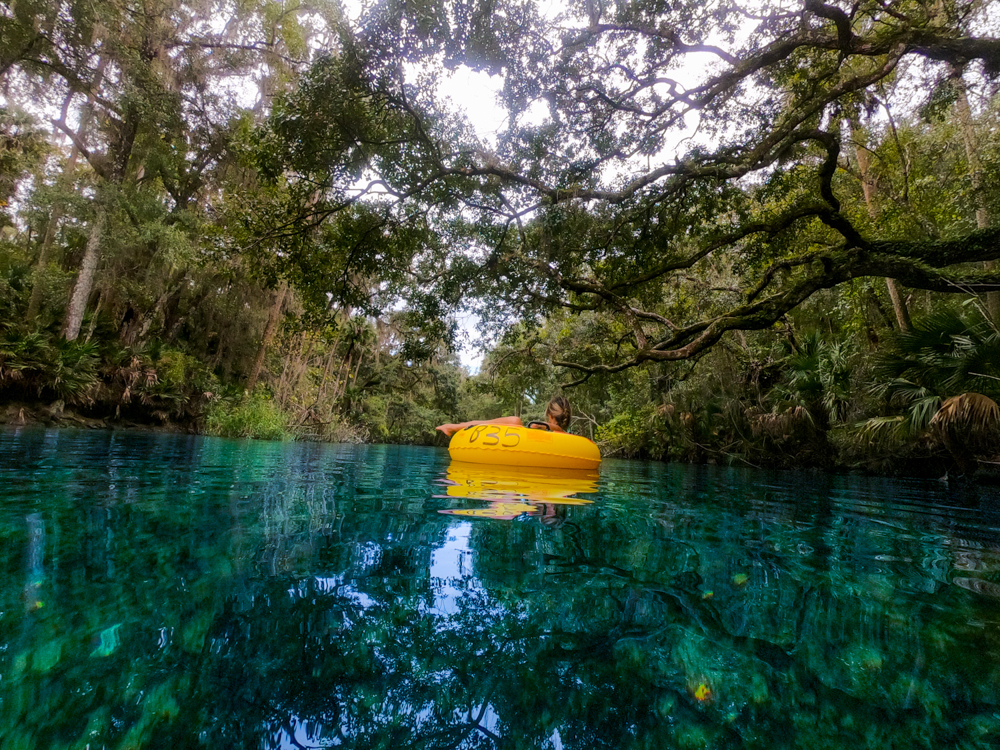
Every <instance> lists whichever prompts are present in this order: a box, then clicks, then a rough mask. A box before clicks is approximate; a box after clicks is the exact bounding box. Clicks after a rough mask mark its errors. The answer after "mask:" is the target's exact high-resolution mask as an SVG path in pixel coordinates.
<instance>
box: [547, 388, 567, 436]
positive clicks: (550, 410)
mask: <svg viewBox="0 0 1000 750" xmlns="http://www.w3.org/2000/svg"><path fill="white" fill-rule="evenodd" d="M572 418H573V409H572V408H570V405H569V401H567V400H566V399H565V398H563V397H562V396H553V397H552V400H551V401H549V405H548V406H546V407H545V420H546V421H548V422H554V423H555V424H557V425H558V426H559V429H561V430H563V431H569V421H570V419H572Z"/></svg>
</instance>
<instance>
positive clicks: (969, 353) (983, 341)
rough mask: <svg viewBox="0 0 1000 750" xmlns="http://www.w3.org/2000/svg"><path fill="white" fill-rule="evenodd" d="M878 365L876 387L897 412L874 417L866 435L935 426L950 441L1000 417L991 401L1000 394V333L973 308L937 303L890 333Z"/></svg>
mask: <svg viewBox="0 0 1000 750" xmlns="http://www.w3.org/2000/svg"><path fill="white" fill-rule="evenodd" d="M874 372H875V375H876V377H877V378H878V381H877V382H876V383H875V384H874V385H873V386H872V388H871V391H872V393H873V394H875V395H877V396H880V397H882V398H884V400H885V403H886V405H887V406H888V407H889V409H890V410H892V411H896V412H898V413H897V414H895V415H891V416H883V417H876V418H873V419H869V420H868V421H867V422H865V423H864V424H862V426H861V431H860V434H861V435H862V436H863V437H866V438H867V439H868V440H869V441H899V440H906V439H909V438H912V437H914V436H916V435H919V434H921V433H923V432H924V431H926V430H927V428H929V427H934V428H935V432H936V433H937V435H938V436H939V437H941V438H942V440H943V441H944V442H945V443H946V445H947V444H948V443H949V441H948V439H947V438H946V435H947V434H948V433H949V432H953V431H954V430H956V429H966V430H976V429H979V428H984V429H985V427H986V426H987V425H988V423H989V422H990V419H994V420H995V419H996V416H995V415H996V412H994V411H992V410H991V409H990V408H989V407H988V404H993V408H994V409H995V408H996V404H995V403H994V401H993V398H996V397H997V396H998V395H1000V387H998V386H1000V378H998V377H997V376H998V375H1000V333H998V331H997V328H996V326H994V325H993V324H992V323H991V322H990V321H989V319H987V318H986V317H985V316H984V315H983V314H982V313H981V312H980V311H979V310H978V309H977V308H975V307H966V308H965V309H961V310H955V309H946V310H939V311H937V312H935V313H933V314H931V315H929V316H927V317H926V318H924V319H923V320H921V321H919V322H918V323H917V324H915V325H914V327H913V329H912V330H911V331H904V332H899V333H897V334H896V335H895V336H894V337H893V338H892V339H890V341H889V342H888V346H887V348H886V350H885V351H884V352H883V353H882V354H881V355H880V356H879V357H878V358H877V359H876V361H875V367H874ZM957 394H962V395H961V396H959V395H957ZM991 397H992V398H991ZM991 415H992V416H991ZM959 425H961V427H960V426H959ZM977 434H978V433H977ZM970 437H971V433H970ZM979 442H981V441H979ZM950 443H951V445H954V446H958V441H957V440H955V439H952V440H951V441H950ZM977 444H978V443H977ZM970 445H971V444H970Z"/></svg>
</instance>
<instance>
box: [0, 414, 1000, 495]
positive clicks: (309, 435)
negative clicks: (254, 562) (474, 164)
mask: <svg viewBox="0 0 1000 750" xmlns="http://www.w3.org/2000/svg"><path fill="white" fill-rule="evenodd" d="M0 425H7V426H14V427H25V426H31V425H39V426H43V427H55V428H70V429H87V430H132V431H135V430H138V431H145V432H153V433H175V434H188V435H212V434H216V433H213V432H212V431H211V430H209V429H207V425H206V420H205V419H203V418H199V419H186V420H176V419H175V420H172V419H170V418H169V416H168V415H167V414H165V413H163V412H153V413H150V412H148V411H147V410H141V409H140V410H135V411H131V412H129V411H127V412H125V413H124V414H123V413H122V411H121V410H118V411H117V413H115V414H105V415H102V414H100V413H97V412H94V411H90V412H88V411H85V410H81V409H79V408H72V407H68V406H66V405H65V404H64V403H63V402H62V401H55V402H53V403H51V404H44V403H37V402H28V401H9V402H7V403H5V404H2V405H0ZM230 436H231V437H232V436H233V435H230ZM236 437H247V438H251V439H252V438H253V437H254V436H249V435H244V436H241V435H236ZM258 439H278V438H276V437H275V436H273V435H272V436H271V437H263V438H258ZM285 439H292V440H297V441H303V442H329V443H369V444H375V443H379V442H384V441H375V440H366V439H364V438H363V437H362V436H359V435H358V434H357V433H355V432H351V433H350V434H347V433H343V432H342V431H337V432H336V434H330V435H319V434H316V433H315V432H310V431H308V430H302V431H298V432H294V433H286V436H285ZM442 445H444V443H442ZM830 448H831V450H830V453H829V454H828V455H827V456H825V457H824V460H823V462H822V463H818V462H817V461H816V454H815V452H813V451H811V450H810V451H803V452H802V453H800V454H791V455H790V454H789V453H788V452H787V451H783V452H782V453H781V454H780V455H777V454H776V455H775V456H773V460H767V459H766V458H764V459H763V460H762V457H761V455H757V456H755V457H754V459H755V460H749V459H747V458H746V457H744V456H740V455H735V454H719V455H715V454H714V453H712V452H711V451H707V452H702V453H701V454H700V455H698V456H697V458H692V459H691V460H681V461H669V460H667V461H663V463H672V462H676V463H684V464H690V465H698V464H703V465H733V466H745V467H748V468H759V469H782V470H793V471H794V470H802V469H811V470H819V471H823V472H825V473H831V474H843V473H849V472H855V473H857V472H860V473H862V474H865V475H870V476H887V477H891V476H896V477H912V478H916V479H928V480H945V481H949V482H954V481H960V482H962V481H968V480H970V479H972V480H974V481H977V482H983V483H988V484H1000V453H998V454H997V455H992V456H985V457H977V459H976V469H975V471H974V472H972V473H971V476H970V475H969V473H968V472H964V473H963V472H962V471H960V470H959V469H958V467H957V465H956V462H955V460H954V459H953V458H952V457H951V456H949V455H948V453H947V451H945V450H944V449H943V448H941V449H939V450H933V449H931V447H930V446H927V445H925V446H923V449H922V450H920V451H918V452H917V453H910V454H909V455H906V456H895V457H891V456H884V455H882V456H878V457H868V458H867V459H864V458H861V457H859V456H858V455H854V456H852V457H851V458H852V460H844V458H843V456H842V452H841V451H838V450H836V449H835V448H834V447H833V446H830ZM607 457H615V456H613V455H612V456H607ZM641 458H644V459H648V457H641ZM652 460H656V459H652Z"/></svg>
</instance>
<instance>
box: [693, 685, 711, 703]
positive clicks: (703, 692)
mask: <svg viewBox="0 0 1000 750" xmlns="http://www.w3.org/2000/svg"><path fill="white" fill-rule="evenodd" d="M694 697H695V699H696V700H699V701H701V702H702V703H704V702H705V701H707V700H711V699H712V690H711V688H709V687H708V685H706V684H705V683H704V682H703V683H701V684H700V685H699V686H698V689H697V690H695V691H694Z"/></svg>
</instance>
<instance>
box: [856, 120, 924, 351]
mask: <svg viewBox="0 0 1000 750" xmlns="http://www.w3.org/2000/svg"><path fill="white" fill-rule="evenodd" d="M852 125H853V127H852V131H853V136H854V153H855V154H856V155H857V158H858V172H860V174H861V189H862V191H863V192H864V195H865V206H867V208H868V215H869V216H870V217H871V218H872V220H877V219H878V208H877V207H876V206H875V181H874V180H873V179H872V178H871V170H870V167H871V154H869V153H868V149H866V148H865V147H864V145H863V144H862V142H861V139H863V138H864V137H865V134H864V131H863V130H862V129H861V128H860V127H858V126H857V125H856V124H855V123H852ZM885 286H886V288H887V289H888V290H889V299H890V300H892V309H893V311H894V312H895V313H896V323H897V324H898V325H899V330H901V331H912V330H913V323H912V321H911V320H910V311H909V309H908V308H907V306H906V300H905V299H904V298H903V295H902V293H901V292H900V289H899V282H897V281H896V280H895V279H890V278H888V277H887V278H886V280H885Z"/></svg>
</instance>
